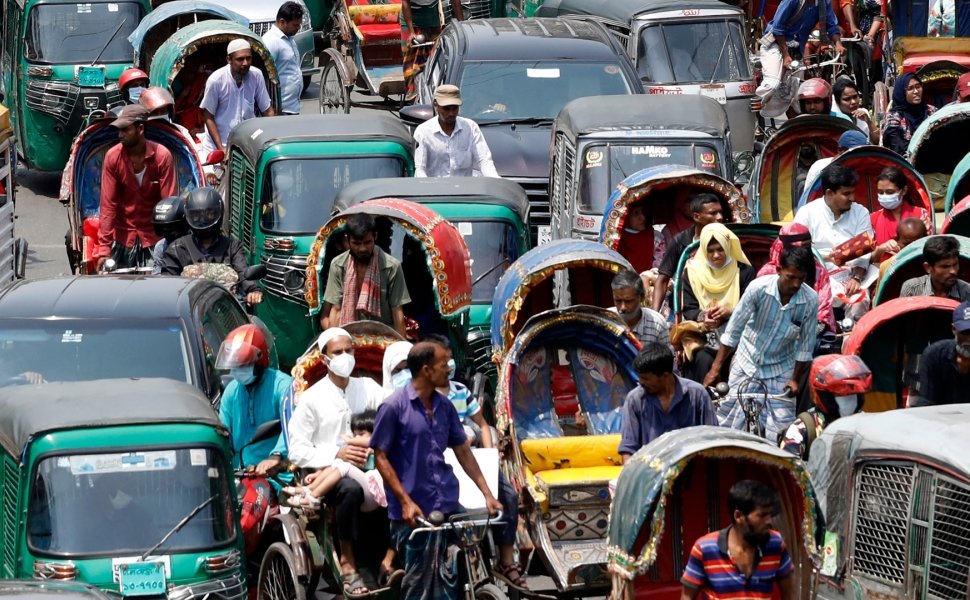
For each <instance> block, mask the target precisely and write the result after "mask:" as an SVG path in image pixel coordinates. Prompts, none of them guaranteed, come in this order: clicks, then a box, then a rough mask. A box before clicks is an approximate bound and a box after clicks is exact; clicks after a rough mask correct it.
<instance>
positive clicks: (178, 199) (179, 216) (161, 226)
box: [152, 196, 189, 275]
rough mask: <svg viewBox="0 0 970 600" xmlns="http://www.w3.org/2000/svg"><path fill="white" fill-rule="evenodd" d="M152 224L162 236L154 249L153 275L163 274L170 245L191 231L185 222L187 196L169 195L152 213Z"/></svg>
mask: <svg viewBox="0 0 970 600" xmlns="http://www.w3.org/2000/svg"><path fill="white" fill-rule="evenodd" d="M152 226H153V227H154V228H155V233H157V234H158V235H160V236H161V238H160V239H159V240H158V242H156V243H155V248H154V249H153V250H152V275H161V274H162V261H163V260H164V258H165V250H166V249H168V245H169V244H171V243H172V242H174V241H175V240H177V239H179V238H180V237H182V236H183V235H185V234H187V233H188V232H189V226H188V224H187V223H186V222H185V198H184V197H183V196H169V197H168V198H163V199H162V200H161V201H160V202H159V203H158V204H156V205H155V212H153V213H152Z"/></svg>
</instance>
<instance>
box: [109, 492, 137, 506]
mask: <svg viewBox="0 0 970 600" xmlns="http://www.w3.org/2000/svg"><path fill="white" fill-rule="evenodd" d="M132 500H134V498H132V497H131V496H129V495H128V494H126V493H124V492H122V491H121V490H118V491H117V492H115V494H114V496H111V506H112V507H114V509H115V510H121V509H123V508H124V507H126V506H128V505H129V504H131V501H132Z"/></svg>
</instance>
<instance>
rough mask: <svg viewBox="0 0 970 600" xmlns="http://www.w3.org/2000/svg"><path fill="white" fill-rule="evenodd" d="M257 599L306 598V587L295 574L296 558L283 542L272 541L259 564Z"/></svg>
mask: <svg viewBox="0 0 970 600" xmlns="http://www.w3.org/2000/svg"><path fill="white" fill-rule="evenodd" d="M256 586H257V587H256V598H257V599H258V600H306V588H305V587H303V584H302V583H300V580H299V578H298V577H297V576H296V558H295V557H294V556H293V551H292V550H290V547H289V546H288V545H287V544H286V543H285V542H274V543H273V544H270V547H269V548H267V549H266V554H264V555H263V560H262V562H260V564H259V579H258V581H257V584H256Z"/></svg>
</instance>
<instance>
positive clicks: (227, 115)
mask: <svg viewBox="0 0 970 600" xmlns="http://www.w3.org/2000/svg"><path fill="white" fill-rule="evenodd" d="M226 63H227V64H226V66H224V67H222V68H220V69H218V70H216V71H215V72H214V73H212V75H210V76H209V80H208V81H206V83H205V93H204V94H203V95H202V115H203V119H204V120H205V133H204V134H202V136H201V137H202V149H203V151H204V152H203V153H204V155H208V153H209V152H212V151H213V150H222V151H225V145H226V143H227V141H228V140H229V132H230V131H232V128H233V127H235V126H236V125H238V124H239V123H240V122H241V121H245V120H246V119H252V118H253V117H255V116H256V113H255V112H254V111H253V106H254V105H255V106H257V107H258V108H259V112H260V113H261V114H262V115H263V116H264V117H272V116H274V115H275V114H276V111H275V110H274V109H273V106H272V104H271V103H270V100H269V93H268V92H267V91H266V82H265V80H264V79H263V73H262V71H260V70H259V69H257V68H256V67H254V66H252V64H253V49H252V47H251V46H250V45H249V42H247V41H246V40H244V39H242V38H237V39H235V40H232V41H231V42H229V46H228V47H227V48H226Z"/></svg>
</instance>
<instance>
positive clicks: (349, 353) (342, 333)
mask: <svg viewBox="0 0 970 600" xmlns="http://www.w3.org/2000/svg"><path fill="white" fill-rule="evenodd" d="M317 347H318V348H319V349H320V352H322V353H323V357H324V362H325V363H326V365H327V376H326V377H324V378H323V379H321V380H320V381H318V382H317V383H315V384H313V385H312V386H310V388H309V389H307V390H306V391H305V392H303V393H302V394H300V395H299V397H298V398H297V400H296V401H297V406H296V410H295V411H293V416H292V417H290V422H289V426H288V428H287V429H288V434H289V458H290V460H291V461H293V463H295V464H296V465H297V466H299V467H306V468H314V469H321V468H323V467H328V466H330V465H331V464H332V463H333V461H334V460H335V459H340V460H343V461H345V462H348V463H350V464H353V465H356V466H358V467H362V466H364V463H365V462H366V461H367V457H368V455H369V454H370V452H371V451H370V449H369V447H368V443H369V440H368V439H367V438H359V437H351V430H350V417H351V415H355V414H358V413H361V412H363V411H365V410H368V409H376V408H377V407H378V405H380V403H381V401H382V400H383V399H384V390H383V388H382V387H381V386H380V385H379V384H378V383H377V382H376V381H374V380H373V379H370V378H368V377H351V373H353V371H354V366H355V363H354V346H353V342H352V340H351V338H350V334H349V333H347V331H346V330H344V329H341V328H339V327H331V328H330V329H327V330H326V331H324V332H323V333H321V334H320V337H319V338H318V339H317ZM324 501H325V502H326V503H327V505H328V506H330V507H332V508H333V509H334V512H335V513H336V517H337V518H336V519H335V523H336V538H337V540H338V541H339V543H340V572H341V574H343V576H344V580H345V581H352V580H353V578H354V574H355V573H356V571H357V563H356V560H355V558H354V547H353V542H354V540H355V539H357V533H358V532H357V521H358V516H359V514H360V508H361V505H362V504H363V502H364V491H363V489H362V488H361V486H360V484H358V483H357V482H355V481H354V480H353V479H351V478H349V477H345V478H343V479H341V480H340V482H339V483H338V484H337V486H336V487H335V488H334V489H332V490H331V491H330V492H329V493H328V494H327V495H325V496H324Z"/></svg>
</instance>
